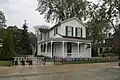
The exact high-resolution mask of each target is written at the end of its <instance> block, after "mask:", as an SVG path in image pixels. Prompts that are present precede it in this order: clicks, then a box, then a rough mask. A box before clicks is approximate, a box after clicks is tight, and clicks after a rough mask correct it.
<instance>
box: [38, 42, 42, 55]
mask: <svg viewBox="0 0 120 80" xmlns="http://www.w3.org/2000/svg"><path fill="white" fill-rule="evenodd" d="M38 49H39V52H38V55H39V54H40V55H41V44H40V46H39V47H38Z"/></svg>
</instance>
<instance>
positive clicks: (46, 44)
mask: <svg viewBox="0 0 120 80" xmlns="http://www.w3.org/2000/svg"><path fill="white" fill-rule="evenodd" d="M45 55H46V56H48V53H47V43H46V50H45Z"/></svg>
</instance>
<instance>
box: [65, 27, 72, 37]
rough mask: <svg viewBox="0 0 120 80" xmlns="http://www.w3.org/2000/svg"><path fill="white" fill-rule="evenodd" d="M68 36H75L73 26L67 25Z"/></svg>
mask: <svg viewBox="0 0 120 80" xmlns="http://www.w3.org/2000/svg"><path fill="white" fill-rule="evenodd" d="M66 36H73V27H71V26H66Z"/></svg>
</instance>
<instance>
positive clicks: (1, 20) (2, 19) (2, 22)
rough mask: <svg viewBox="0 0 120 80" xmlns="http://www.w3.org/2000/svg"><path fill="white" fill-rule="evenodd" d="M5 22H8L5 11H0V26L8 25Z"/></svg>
mask: <svg viewBox="0 0 120 80" xmlns="http://www.w3.org/2000/svg"><path fill="white" fill-rule="evenodd" d="M5 22H6V20H5V16H4V14H3V12H2V11H0V28H1V27H5V26H6V25H5Z"/></svg>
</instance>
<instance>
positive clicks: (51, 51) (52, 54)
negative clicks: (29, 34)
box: [50, 41, 53, 58]
mask: <svg viewBox="0 0 120 80" xmlns="http://www.w3.org/2000/svg"><path fill="white" fill-rule="evenodd" d="M52 44H53V42H52V41H51V56H50V57H51V58H52V57H53V54H52V52H53V51H52V47H53V46H52Z"/></svg>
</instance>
